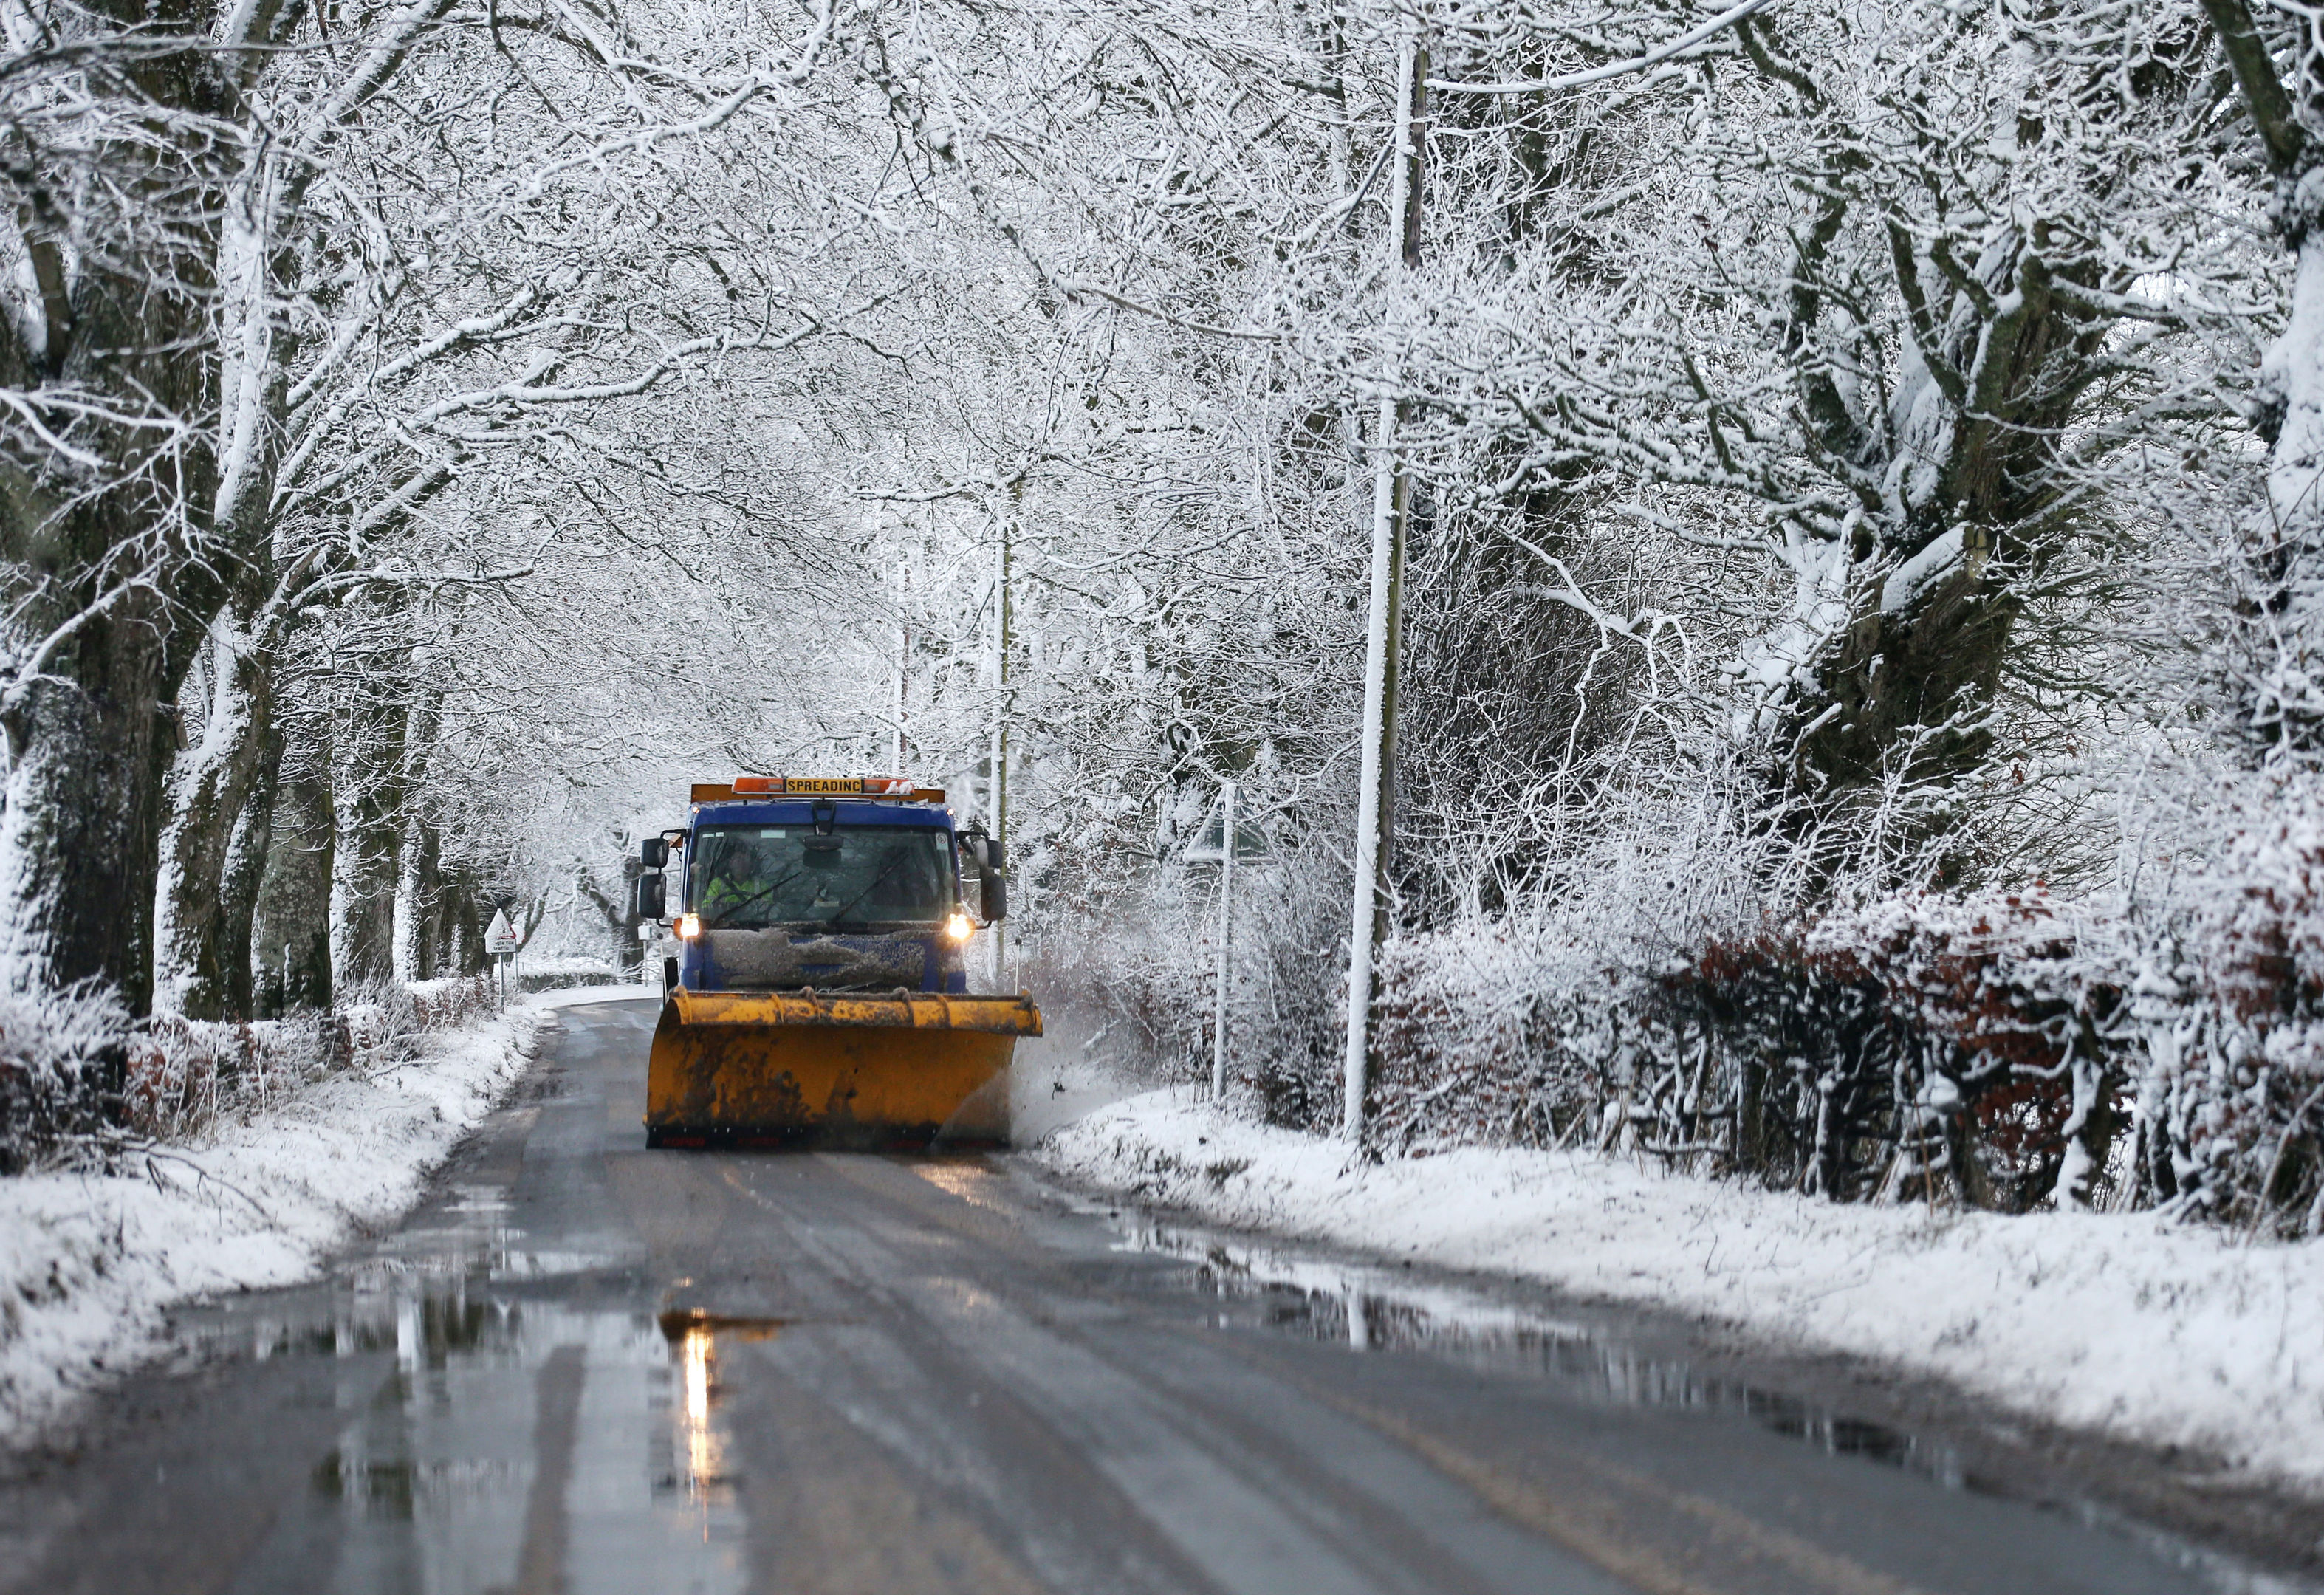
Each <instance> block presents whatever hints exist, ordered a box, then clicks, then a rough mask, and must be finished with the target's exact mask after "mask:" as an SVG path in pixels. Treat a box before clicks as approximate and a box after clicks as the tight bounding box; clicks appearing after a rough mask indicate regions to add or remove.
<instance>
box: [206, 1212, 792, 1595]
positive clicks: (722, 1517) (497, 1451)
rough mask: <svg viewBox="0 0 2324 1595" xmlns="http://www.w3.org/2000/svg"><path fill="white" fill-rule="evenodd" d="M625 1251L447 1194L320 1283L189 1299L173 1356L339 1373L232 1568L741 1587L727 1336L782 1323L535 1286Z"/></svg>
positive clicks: (310, 1574)
mask: <svg viewBox="0 0 2324 1595" xmlns="http://www.w3.org/2000/svg"><path fill="white" fill-rule="evenodd" d="M630 1260H631V1259H629V1258H623V1257H621V1256H618V1255H615V1253H613V1251H612V1250H610V1249H609V1250H606V1251H591V1250H587V1249H535V1248H533V1247H531V1246H530V1245H529V1244H528V1242H527V1237H526V1236H525V1235H524V1234H523V1233H522V1232H521V1231H519V1230H517V1229H515V1228H514V1227H512V1225H510V1223H509V1222H508V1212H507V1208H506V1204H505V1203H503V1202H502V1201H501V1200H500V1199H499V1198H498V1196H497V1194H496V1193H493V1192H489V1191H481V1190H480V1191H474V1192H455V1193H454V1194H452V1196H451V1198H450V1199H449V1200H447V1201H446V1202H444V1203H442V1204H440V1205H439V1206H438V1207H437V1208H436V1209H435V1210H434V1211H433V1212H429V1213H426V1214H423V1215H421V1217H420V1220H419V1221H418V1222H416V1223H415V1225H414V1226H413V1227H412V1228H410V1229H408V1230H405V1231H399V1232H398V1233H396V1234H395V1235H392V1236H391V1237H388V1238H386V1239H384V1240H382V1241H381V1242H380V1244H379V1245H378V1246H377V1247H376V1248H375V1249H374V1250H373V1251H372V1252H370V1253H369V1254H367V1255H365V1256H364V1257H362V1258H357V1259H355V1260H353V1261H351V1262H350V1263H349V1264H347V1265H346V1266H345V1267H343V1268H341V1269H340V1270H339V1271H338V1272H337V1275H336V1276H335V1277H334V1278H333V1279H332V1280H331V1281H330V1282H329V1283H327V1284H326V1285H321V1286H312V1287H308V1288H304V1289H298V1290H292V1291H287V1292H280V1293H271V1294H270V1295H265V1296H262V1297H252V1298H245V1299H243V1300H238V1301H228V1302H226V1303H224V1304H221V1305H217V1306H216V1307H213V1308H209V1309H207V1310H203V1311H199V1312H195V1313H190V1314H186V1315H185V1316H184V1317H183V1318H182V1319H181V1320H180V1323H179V1324H178V1331H179V1333H178V1339H179V1341H180V1344H181V1345H183V1346H184V1347H185V1348H186V1349H187V1351H188V1354H189V1357H195V1358H199V1357H202V1356H204V1355H208V1356H209V1357H217V1356H220V1355H224V1356H228V1357H248V1358H253V1359H255V1360H271V1359H279V1358H293V1357H309V1358H324V1359H333V1360H337V1361H338V1362H341V1363H343V1364H345V1365H346V1369H347V1371H346V1374H345V1376H344V1377H342V1378H339V1380H338V1382H337V1403H338V1406H339V1415H340V1419H341V1427H340V1430H339V1433H338V1435H337V1443H336V1444H334V1445H333V1446H332V1447H331V1449H330V1451H329V1452H328V1454H327V1455H326V1456H324V1457H323V1458H322V1459H321V1460H320V1461H318V1463H317V1464H316V1465H315V1466H314V1468H313V1469H312V1471H311V1472H310V1474H309V1489H308V1490H307V1492H306V1495H305V1498H304V1510H303V1511H302V1512H301V1511H294V1512H291V1513H287V1514H286V1515H285V1517H284V1518H283V1519H282V1521H281V1524H280V1525H279V1526H278V1528H277V1530H276V1531H275V1532H276V1543H275V1544H274V1545H273V1546H272V1547H271V1548H270V1552H269V1554H262V1555H261V1556H260V1557H258V1558H257V1559H256V1560H255V1561H254V1564H253V1569H254V1571H253V1572H252V1573H251V1574H250V1575H249V1576H248V1577H246V1578H245V1580H244V1585H243V1586H242V1587H243V1588H245V1589H249V1590H273V1589H281V1590H300V1591H301V1592H302V1595H303V1592H305V1591H309V1590H315V1591H332V1592H343V1595H371V1592H373V1591H378V1590H429V1591H439V1590H440V1591H447V1592H457V1591H484V1590H504V1589H523V1590H533V1589H558V1590H564V1591H567V1595H635V1592H636V1591H639V1590H655V1591H657V1592H659V1591H665V1590H667V1591H671V1592H673V1595H732V1592H735V1591H740V1590H743V1589H745V1588H746V1587H747V1585H748V1570H747V1566H746V1561H745V1555H744V1546H743V1514H742V1507H741V1505H740V1503H739V1501H738V1500H737V1498H736V1493H735V1482H736V1480H735V1469H734V1465H733V1448H732V1445H731V1443H730V1442H729V1438H728V1434H727V1429H726V1424H725V1420H724V1413H723V1411H722V1407H721V1397H722V1396H723V1393H724V1392H723V1388H722V1385H721V1381H720V1378H719V1354H720V1348H721V1346H722V1344H724V1343H727V1342H731V1341H750V1340H759V1339H763V1338H765V1337H766V1336H767V1335H769V1334H770V1333H772V1332H774V1331H775V1329H777V1328H779V1325H775V1324H770V1323H760V1322H755V1321H752V1322H745V1321H742V1320H729V1319H722V1318H715V1317H711V1316H707V1315H697V1314H690V1313H679V1314H655V1313H652V1312H645V1311H635V1312H632V1311H593V1310H588V1309H586V1308H576V1307H574V1306H570V1305H565V1304H563V1303H560V1302H556V1301H549V1300H545V1299H542V1298H541V1296H539V1295H538V1294H536V1293H534V1292H532V1291H531V1290H530V1289H528V1288H527V1286H528V1284H529V1282H531V1281H537V1280H540V1279H544V1278H549V1277H559V1276H574V1275H580V1274H586V1273H587V1272H590V1271H592V1270H597V1269H604V1268H619V1267H622V1266H623V1265H625V1264H626V1263H627V1262H628V1261H630ZM382 1360H384V1361H385V1362H386V1364H387V1372H386V1375H385V1377H384V1378H383V1377H382V1376H381V1373H380V1371H379V1368H380V1362H381V1361H382Z"/></svg>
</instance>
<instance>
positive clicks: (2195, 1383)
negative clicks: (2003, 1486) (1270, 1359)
mask: <svg viewBox="0 0 2324 1595" xmlns="http://www.w3.org/2000/svg"><path fill="white" fill-rule="evenodd" d="M1037 1156H1038V1157H1040V1158H1041V1159H1042V1160H1043V1161H1045V1162H1046V1163H1047V1165H1048V1166H1050V1167H1052V1168H1054V1169H1056V1171H1057V1172H1059V1173H1060V1174H1063V1175H1065V1176H1067V1177H1069V1178H1072V1179H1075V1180H1078V1181H1082V1182H1085V1183H1088V1184H1092V1185H1101V1186H1103V1187H1106V1188H1109V1189H1112V1190H1117V1191H1120V1192H1123V1193H1125V1194H1128V1195H1130V1196H1131V1197H1134V1198H1135V1199H1137V1200H1139V1201H1143V1202H1152V1203H1166V1204H1168V1205H1171V1206H1175V1207H1179V1208H1183V1209H1186V1210H1189V1211H1192V1212H1196V1213H1199V1214H1201V1215H1202V1216H1203V1217H1205V1218H1207V1219H1210V1220H1212V1221H1213V1222H1219V1223H1222V1224H1231V1225H1235V1226H1240V1227H1245V1228H1251V1229H1260V1230H1267V1231H1276V1232H1278V1233H1284V1234H1289V1235H1296V1236H1301V1237H1306V1238H1311V1239H1317V1240H1329V1241H1332V1242H1335V1243H1338V1244H1342V1245H1346V1246H1351V1247H1359V1248H1362V1249H1367V1250H1371V1251H1378V1252H1386V1253H1390V1254H1395V1255H1405V1256H1416V1257H1420V1258H1425V1259H1426V1260H1428V1261H1429V1262H1431V1263H1434V1264H1437V1265H1440V1266H1443V1267H1446V1268H1461V1269H1474V1270H1478V1271H1481V1272H1492V1273H1498V1274H1502V1275H1512V1274H1514V1275H1522V1276H1525V1277H1529V1278H1533V1279H1538V1280H1541V1281H1544V1282H1545V1283H1548V1284H1550V1285H1554V1286H1557V1287H1559V1288H1561V1289H1564V1290H1569V1291H1572V1292H1574V1293H1576V1294H1578V1295H1587V1296H1593V1297H1602V1298H1609V1299H1617V1300H1626V1301H1633V1302H1651V1303H1655V1304H1658V1305H1669V1306H1674V1307H1677V1308H1680V1309H1683V1310H1685V1311H1688V1312H1691V1313H1696V1314H1704V1315H1706V1316H1708V1317H1711V1318H1713V1319H1716V1320H1719V1321H1722V1322H1725V1323H1731V1324H1734V1325H1737V1326H1739V1327H1740V1328H1741V1329H1742V1330H1744V1331H1745V1332H1748V1333H1751V1334H1753V1335H1755V1336H1757V1337H1761V1338H1765V1339H1767V1340H1771V1341H1777V1342H1780V1343H1784V1344H1788V1345H1795V1346H1798V1347H1802V1348H1809V1349H1815V1350H1821V1351H1840V1352H1844V1353H1850V1354H1854V1355H1858V1356H1864V1357H1869V1358H1875V1359H1878V1360H1883V1361H1886V1362H1889V1363H1892V1364H1896V1365H1901V1366H1903V1367H1905V1368H1908V1369H1915V1370H1919V1371H1923V1372H1926V1373H1932V1374H1936V1375H1940V1376H1942V1377H1944V1378H1950V1379H1952V1380H1955V1381H1957V1382H1959V1383H1960V1384H1961V1385H1963V1386H1965V1387H1968V1388H1971V1389H1973V1390H1976V1391H1978V1392H1980V1393H1982V1394H1984V1395H1986V1396H1988V1397H1992V1398H1994V1399H1996V1400H1997V1401H1999V1402H2001V1403H2003V1404H2005V1405H2006V1406H2010V1407H2013V1408H2015V1409H2017V1410H2020V1411H2022V1412H2024V1413H2027V1414H2029V1415H2035V1416H2038V1417H2042V1418H2046V1419H2051V1420H2054V1421H2057V1422H2060V1423H2065V1424H2076V1425H2080V1426H2085V1427H2089V1428H2092V1429H2098V1430H2103V1431H2105V1432H2107V1433H2108V1434H2115V1435H2118V1436H2121V1437H2123V1438H2126V1439H2129V1440H2135V1441H2142V1442H2146V1443H2156V1444H2181V1445H2190V1446H2196V1447H2199V1448H2202V1449H2204V1450H2207V1451H2211V1452H2217V1453H2218V1454H2219V1455H2220V1456H2222V1457H2224V1458H2225V1459H2227V1461H2228V1462H2229V1463H2230V1464H2231V1465H2233V1466H2235V1467H2237V1468H2240V1469H2243V1470H2246V1471H2250V1472H2251V1473H2254V1474H2256V1475H2264V1476H2268V1477H2271V1478H2273V1479H2276V1480H2287V1481H2290V1482H2292V1483H2293V1484H2294V1485H2295V1486H2297V1487H2299V1488H2301V1489H2310V1490H2324V1241H2314V1240H2310V1241H2299V1242H2292V1243H2284V1242H2278V1241H2271V1240H2254V1239H2247V1238H2246V1237H2245V1236H2243V1235H2239V1234H2236V1233H2233V1232H2222V1231H2220V1230H2219V1229H2218V1228H2216V1227H2213V1226H2210V1225H2202V1224H2191V1223H2185V1222H2172V1221H2170V1220H2168V1219H2166V1218H2163V1217H2162V1216H2159V1215H2157V1214H2154V1213H2151V1212H2150V1213H2096V1212H2084V1211H2074V1210H2069V1211H2065V1212H2037V1213H2025V1214H2019V1215H2014V1216H2010V1215H2003V1214H1997V1213H1992V1212H1974V1211H1962V1210H1960V1209H1958V1208H1951V1207H1946V1206H1934V1207H1932V1206H1924V1205H1922V1204H1918V1203H1912V1204H1870V1203H1852V1204H1840V1203H1831V1202H1828V1201H1823V1200H1820V1199H1818V1198H1816V1197H1813V1196H1809V1195H1803V1194H1798V1193H1794V1192H1774V1191H1768V1190H1765V1189H1760V1188H1757V1187H1754V1186H1751V1185H1747V1184H1745V1183H1743V1182H1740V1181H1733V1180H1722V1181H1711V1180H1707V1179H1701V1178H1697V1177H1693V1176H1688V1175H1685V1174H1681V1173H1674V1172H1670V1171H1668V1170H1666V1169H1665V1168H1664V1167H1662V1166H1659V1165H1656V1164H1652V1163H1648V1162H1646V1161H1645V1160H1642V1159H1631V1158H1624V1157H1610V1156H1606V1155H1601V1154H1598V1153H1594V1152H1554V1151H1540V1150H1528V1149H1523V1148H1477V1147H1471V1148H1453V1149H1450V1150H1447V1151H1444V1152H1443V1153H1442V1154H1440V1155H1436V1156H1431V1157H1413V1158H1407V1159H1403V1160H1398V1161H1390V1162H1388V1163H1385V1164H1379V1165H1372V1166H1365V1165H1362V1164H1360V1163H1356V1162H1354V1161H1353V1160H1351V1157H1350V1156H1349V1151H1348V1148H1347V1147H1346V1146H1345V1144H1344V1143H1342V1142H1338V1141H1334V1140H1327V1139H1318V1138H1315V1137H1311V1136H1306V1135H1302V1134H1299V1133H1296V1132H1294V1131H1290V1130H1285V1129H1269V1128H1267V1127H1264V1126H1261V1125H1259V1124H1255V1123H1252V1122H1250V1121H1249V1120H1245V1119H1241V1118H1239V1117H1236V1116H1234V1115H1233V1114H1231V1113H1230V1112H1228V1111H1222V1110H1220V1109H1217V1108H1213V1107H1212V1106H1210V1105H1208V1104H1207V1103H1204V1102H1198V1101H1196V1100H1194V1093H1192V1092H1189V1091H1185V1090H1178V1091H1173V1092H1157V1093H1149V1094H1147V1095H1144V1096H1139V1097H1135V1098H1132V1099H1130V1101H1128V1102H1121V1103H1119V1104H1116V1105H1115V1106H1113V1107H1111V1108H1108V1109H1105V1110H1102V1111H1098V1112H1096V1113H1093V1114H1091V1115H1090V1116H1089V1117H1087V1118H1085V1119H1083V1120H1080V1121H1079V1122H1077V1123H1075V1124H1073V1125H1071V1126H1068V1127H1067V1128H1065V1129H1062V1130H1060V1131H1058V1132H1057V1133H1056V1135H1054V1136H1053V1137H1052V1138H1051V1139H1049V1140H1048V1141H1047V1142H1046V1143H1044V1145H1043V1146H1042V1148H1040V1150H1039V1152H1038V1153H1037Z"/></svg>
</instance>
